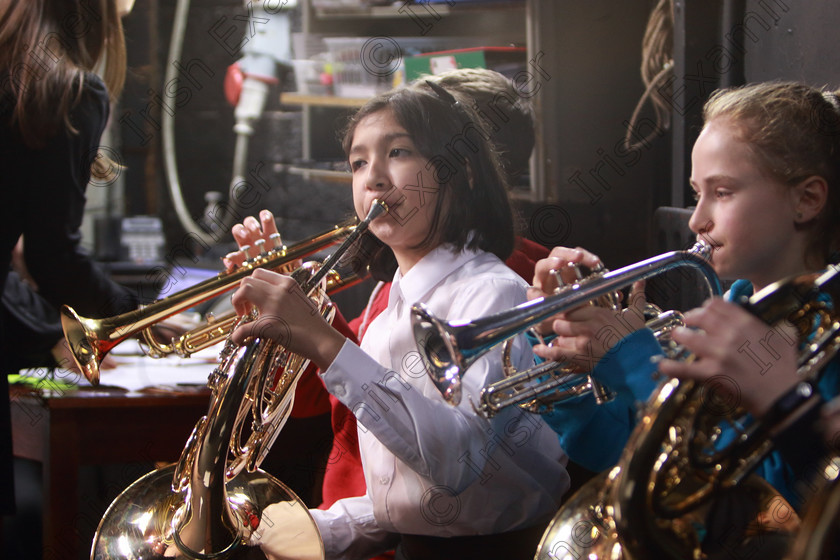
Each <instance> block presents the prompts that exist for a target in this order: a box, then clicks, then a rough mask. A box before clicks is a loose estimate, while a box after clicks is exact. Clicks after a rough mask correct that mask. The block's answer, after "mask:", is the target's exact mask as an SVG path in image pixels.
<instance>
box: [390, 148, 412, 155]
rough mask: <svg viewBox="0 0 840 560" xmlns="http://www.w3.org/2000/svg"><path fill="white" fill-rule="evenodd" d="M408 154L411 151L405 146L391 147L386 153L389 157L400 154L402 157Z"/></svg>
mask: <svg viewBox="0 0 840 560" xmlns="http://www.w3.org/2000/svg"><path fill="white" fill-rule="evenodd" d="M410 154H411V152H410V151H408V150H406V149H405V148H393V149H392V150H391V151H390V152H389V153H388V156H389V157H401V156H403V157H404V156H407V155H410Z"/></svg>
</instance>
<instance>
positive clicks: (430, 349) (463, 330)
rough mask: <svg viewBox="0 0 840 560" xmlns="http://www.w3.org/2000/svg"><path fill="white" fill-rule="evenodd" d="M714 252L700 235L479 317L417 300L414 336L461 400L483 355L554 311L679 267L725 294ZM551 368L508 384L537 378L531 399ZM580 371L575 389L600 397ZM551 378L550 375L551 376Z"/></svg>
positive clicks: (452, 397)
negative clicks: (448, 316)
mask: <svg viewBox="0 0 840 560" xmlns="http://www.w3.org/2000/svg"><path fill="white" fill-rule="evenodd" d="M710 254H711V247H710V246H709V245H708V244H707V243H705V242H703V241H699V242H697V243H696V244H695V245H694V246H693V247H691V248H690V249H689V250H687V251H671V252H668V253H663V254H661V255H658V256H655V257H652V258H650V259H647V260H644V261H641V262H638V263H635V264H631V265H628V266H626V267H624V268H620V269H618V270H615V271H612V272H607V273H604V274H602V275H598V276H593V277H588V278H584V279H582V280H581V281H579V282H577V283H575V284H570V285H567V286H563V287H562V288H561V289H559V290H558V291H557V293H555V294H552V295H550V296H546V297H542V298H538V299H534V300H531V301H528V302H526V303H523V304H521V305H519V306H517V307H514V308H512V309H509V310H507V311H502V312H500V313H496V314H494V315H489V316H486V317H481V318H479V319H473V320H455V321H449V322H446V321H443V320H441V319H439V318H437V317H435V316H434V315H432V313H431V312H430V311H429V310H428V309H427V308H426V307H425V306H424V305H423V304H415V305H414V306H413V307H412V317H411V320H412V326H413V330H414V339H415V341H416V342H417V346H418V350H419V353H420V356H421V358H422V359H423V362H424V364H425V366H426V371H427V372H428V373H429V375H430V377H431V378H432V382H433V383H434V384H435V386H436V387H437V388H438V390H439V391H440V392H441V394H442V395H443V396H444V398H445V399H446V400H447V401H449V402H454V403H457V402H459V401H460V394H461V377H462V376H463V375H464V373H465V372H466V371H467V370H468V369H469V367H470V366H471V365H472V364H473V363H475V361H476V360H477V359H479V358H480V357H481V356H483V355H484V354H485V353H486V352H488V351H489V350H490V349H491V348H493V347H495V346H496V345H498V344H500V343H502V342H504V341H506V340H508V339H510V338H512V337H515V336H517V335H519V334H521V333H523V332H525V331H526V330H528V329H529V328H531V327H532V326H533V325H536V324H538V323H540V322H541V321H543V320H545V319H548V318H549V317H551V316H553V315H556V314H558V313H563V312H566V311H571V310H573V309H576V308H578V307H581V306H583V305H588V304H589V303H590V302H591V301H593V300H597V299H598V298H602V297H604V296H607V297H609V295H610V294H614V293H615V292H616V291H617V290H619V289H621V288H624V287H625V286H629V285H631V284H632V283H633V282H636V281H639V280H646V279H648V278H651V277H653V276H656V275H659V274H662V273H664V272H666V271H668V270H672V269H675V268H679V267H692V268H695V269H698V270H699V271H700V272H701V273H702V275H703V279H704V280H705V283H706V287H707V289H708V291H709V293H710V295H719V294H721V293H722V292H723V290H722V287H721V283H720V279H719V278H718V277H717V274H716V273H715V271H714V269H713V268H712V266H711V264H710V263H709V261H708V258H709V255H710ZM547 367H548V366H547ZM555 367H557V366H556V364H555ZM549 369H550V368H549ZM546 374H547V371H546V370H535V371H534V372H530V373H529V372H523V374H522V377H521V378H518V379H516V380H515V382H510V381H508V382H506V383H505V381H503V382H502V383H504V384H505V385H504V388H505V389H509V388H510V387H512V386H513V385H516V384H517V383H521V382H525V381H528V382H530V381H532V380H536V382H537V384H538V385H537V386H536V387H534V386H526V387H524V388H522V389H519V390H517V391H516V392H517V393H521V395H522V397H521V400H523V401H524V400H529V399H531V398H533V397H535V396H536V395H537V394H542V393H545V391H543V390H542V389H541V388H540V387H539V384H542V383H546V382H547V381H546ZM578 377H579V378H580V377H582V378H583V379H582V381H581V383H582V384H583V387H579V388H577V389H573V392H574V394H581V393H582V392H587V391H593V392H595V393H596V397H598V391H600V390H601V389H602V388H600V387H599V386H598V385H597V384H593V383H592V382H591V380H590V379H589V378H588V376H578ZM548 378H549V381H550V380H551V376H548ZM567 381H568V379H565V378H564V379H563V380H562V381H561V382H556V385H557V387H559V386H561V385H563V384H564V383H565V382H567ZM587 384H588V387H586V385H587ZM552 389H556V388H552ZM491 392H492V391H491ZM574 394H570V396H574ZM518 399H519V397H517V400H518ZM511 404H512V403H511Z"/></svg>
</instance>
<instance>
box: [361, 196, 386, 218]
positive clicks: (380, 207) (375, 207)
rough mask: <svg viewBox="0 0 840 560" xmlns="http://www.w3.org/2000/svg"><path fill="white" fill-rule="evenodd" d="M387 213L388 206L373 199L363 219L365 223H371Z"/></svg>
mask: <svg viewBox="0 0 840 560" xmlns="http://www.w3.org/2000/svg"><path fill="white" fill-rule="evenodd" d="M387 212H388V205H387V204H385V203H384V202H382V201H381V200H379V199H378V198H374V199H373V202H372V203H371V205H370V210H368V215H367V217H366V218H365V221H366V222H371V221H373V220H375V219H376V218H378V217H379V216H381V215H382V214H385V213H387Z"/></svg>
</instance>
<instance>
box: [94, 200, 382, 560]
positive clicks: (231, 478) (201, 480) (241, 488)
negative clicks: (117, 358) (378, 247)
mask: <svg viewBox="0 0 840 560" xmlns="http://www.w3.org/2000/svg"><path fill="white" fill-rule="evenodd" d="M387 210H388V209H387V207H386V206H385V205H384V204H383V203H381V202H380V201H378V200H374V201H373V204H372V205H371V209H370V212H369V213H368V215H367V217H366V218H365V219H364V220H363V221H362V222H361V223H360V224H359V225H358V227H356V228H355V229H354V231H353V232H352V233H351V234H349V235H347V236H346V238H345V239H344V241H343V243H342V244H341V246H340V247H339V248H338V249H336V251H335V252H334V253H333V254H332V255H331V256H330V257H329V258H328V259H327V260H326V261H325V262H324V263H322V264H320V265H315V266H312V267H308V266H307V267H299V268H297V269H296V270H295V271H294V272H293V273H292V274H291V277H292V278H293V279H294V280H295V281H296V282H298V284H299V286H300V288H301V290H302V292H303V293H304V294H305V295H306V297H308V298H310V300H311V301H312V303H313V304H314V306H315V307H316V308H317V312H318V313H320V315H321V316H322V317H323V318H324V319H325V320H326V321H328V322H330V321H332V318H333V317H334V315H335V306H334V305H333V304H332V303H331V302H330V301H329V298H328V297H327V296H326V293H325V291H324V287H325V279H326V276H327V275H328V274H329V271H330V270H332V269H333V267H334V266H335V264H336V262H337V261H338V259H339V257H340V256H341V254H342V253H344V252H346V250H347V249H348V248H349V247H350V246H351V245H352V244H353V243H354V242H355V240H356V239H358V237H359V236H360V235H361V234H362V233H363V232H364V230H365V229H366V228H367V226H368V224H369V223H370V222H371V221H372V220H374V219H375V218H377V217H378V216H380V215H381V214H382V213H383V212H387ZM313 311H314V310H313ZM258 319H259V315H258V313H257V312H256V311H254V312H252V313H251V314H250V315H249V316H246V317H242V318H240V321H237V323H236V325H238V324H239V323H240V322H241V321H254V320H258ZM236 325H234V328H235V326H236ZM219 362H220V363H219V366H218V367H217V368H216V369H215V370H214V371H213V373H212V374H211V376H210V379H209V381H208V385H209V386H210V388H211V390H212V395H211V399H210V406H209V408H208V411H207V415H206V416H203V417H202V418H201V419H199V421H198V423H197V424H196V426H195V428H194V430H193V433H192V434H191V435H190V437H189V439H188V440H187V445H186V446H185V448H184V450H183V452H182V453H181V458H180V460H179V462H178V463H177V465H171V466H168V467H164V468H162V469H158V470H155V471H153V472H151V473H149V474H147V475H145V476H143V477H141V478H140V479H138V480H137V481H135V482H134V483H133V484H132V485H131V486H129V487H128V488H127V489H126V490H124V491H123V492H122V493H121V494H120V495H119V496H118V497H117V498H116V499H115V500H114V501H113V502H112V503H111V505H110V506H109V507H108V510H107V511H106V512H105V515H104V516H103V518H102V520H101V521H100V523H99V527H98V528H97V530H96V535H95V536H94V542H93V545H92V547H91V560H98V559H100V558H108V559H112V560H131V559H138V558H163V557H172V558H182V559H189V560H209V559H211V558H212V559H217V560H224V559H233V558H246V557H247V558H251V557H256V556H254V555H253V554H252V553H251V552H249V550H248V549H249V548H253V547H254V543H253V542H252V538H253V537H254V536H259V535H260V534H261V532H262V531H263V530H264V529H266V528H267V527H270V528H273V530H276V531H285V532H284V537H286V538H284V539H283V546H284V557H286V555H288V557H289V558H300V559H305V560H320V559H322V558H323V556H324V547H323V543H322V541H321V538H320V534H319V532H318V527H317V525H316V524H315V522H314V520H313V519H312V518H311V516H310V515H309V511H308V510H307V508H306V506H305V505H304V504H303V503H302V502H301V501H300V499H299V498H298V497H297V496H295V494H294V493H293V492H292V491H291V490H289V489H288V488H287V487H286V486H284V485H283V484H282V483H281V482H280V481H278V480H277V479H275V478H274V477H272V476H271V475H269V474H267V473H265V472H263V471H261V470H260V469H259V466H260V464H261V462H262V460H263V458H264V457H265V455H266V454H267V452H268V450H269V448H270V447H271V445H272V443H273V442H274V440H275V438H276V437H277V435H278V433H279V430H280V429H281V428H282V427H283V424H284V423H285V421H286V419H287V418H288V415H289V412H290V410H291V407H292V405H293V402H294V392H295V388H296V386H297V383H298V380H299V379H300V376H301V375H302V374H303V372H304V370H305V369H306V367H307V365H308V363H309V360H308V359H307V358H305V357H303V356H301V355H297V354H294V353H292V352H289V351H288V350H287V349H286V348H284V347H283V346H282V344H280V343H279V342H278V341H276V340H273V339H271V338H265V339H263V338H260V337H259V336H258V335H255V336H251V337H249V338H248V339H246V340H245V341H244V342H243V344H242V345H240V346H237V345H235V344H234V343H233V342H232V340H231V338H230V337H228V338H227V340H226V342H225V346H224V349H223V350H222V352H221V353H220V355H219Z"/></svg>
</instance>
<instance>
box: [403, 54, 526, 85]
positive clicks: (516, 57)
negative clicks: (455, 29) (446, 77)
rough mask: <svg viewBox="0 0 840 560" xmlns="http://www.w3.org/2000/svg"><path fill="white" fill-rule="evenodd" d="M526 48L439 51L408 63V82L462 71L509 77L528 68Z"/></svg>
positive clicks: (407, 60)
mask: <svg viewBox="0 0 840 560" xmlns="http://www.w3.org/2000/svg"><path fill="white" fill-rule="evenodd" d="M526 58H527V56H526V50H525V48H524V47H476V48H469V49H455V50H448V51H438V52H433V53H426V54H422V55H416V56H410V57H407V58H406V59H405V78H406V81H409V82H410V81H412V80H414V79H416V78H419V77H420V76H423V75H428V74H431V75H437V74H442V73H443V72H448V71H449V70H455V69H458V68H488V69H490V70H496V71H497V72H500V73H502V74H504V75H506V76H508V77H513V75H514V74H516V73H517V72H519V71H521V70H525V68H526Z"/></svg>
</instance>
